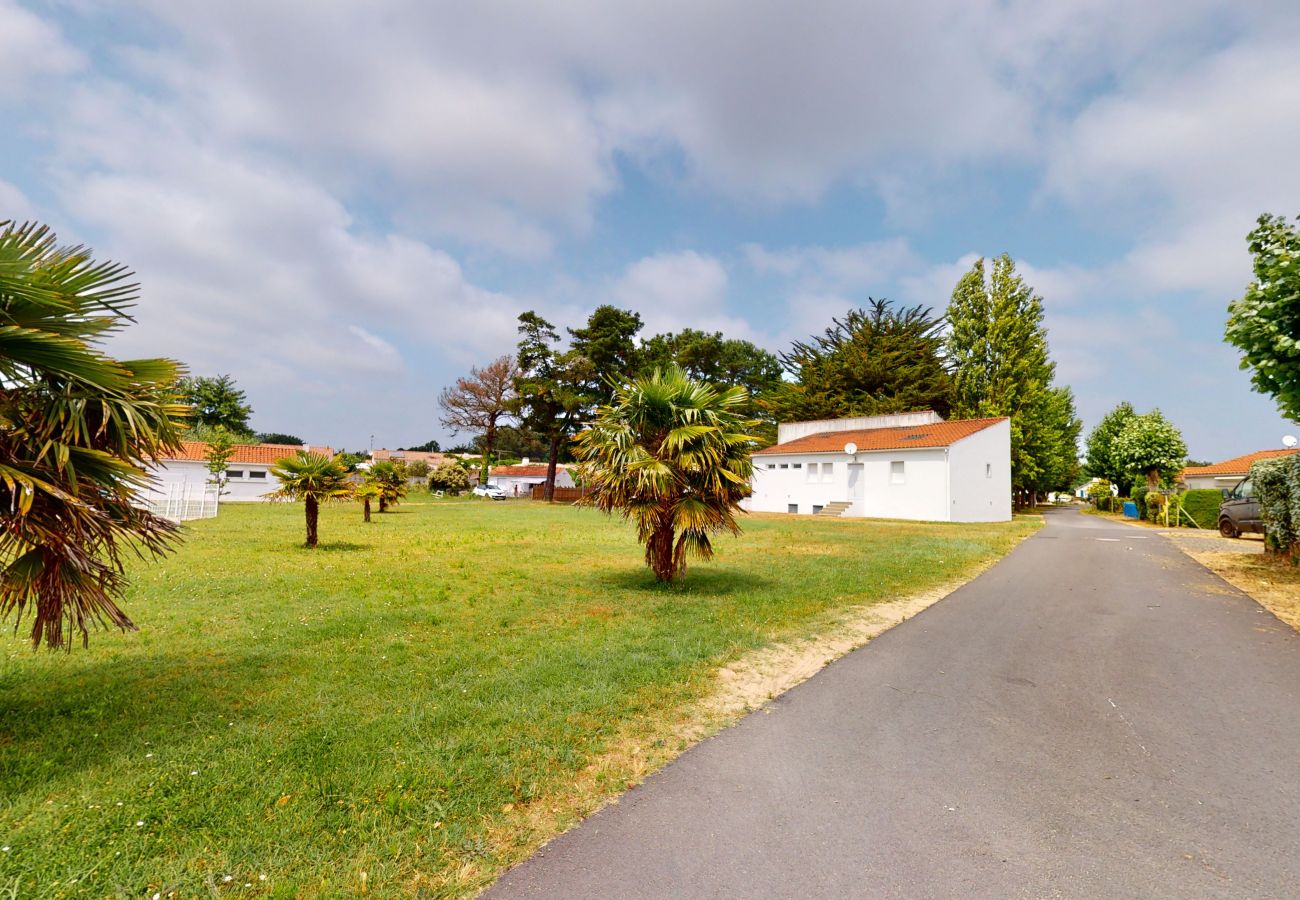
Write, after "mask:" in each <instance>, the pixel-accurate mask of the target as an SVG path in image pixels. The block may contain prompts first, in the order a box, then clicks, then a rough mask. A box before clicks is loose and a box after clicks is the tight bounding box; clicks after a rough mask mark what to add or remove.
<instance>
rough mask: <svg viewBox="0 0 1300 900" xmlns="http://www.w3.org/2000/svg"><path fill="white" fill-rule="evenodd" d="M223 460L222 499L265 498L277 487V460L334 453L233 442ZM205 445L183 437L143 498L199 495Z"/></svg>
mask: <svg viewBox="0 0 1300 900" xmlns="http://www.w3.org/2000/svg"><path fill="white" fill-rule="evenodd" d="M233 450H234V453H232V454H231V456H230V460H229V462H227V463H226V478H227V482H226V487H225V492H224V493H222V495H221V500H222V501H223V502H227V503H231V502H233V503H241V502H250V501H254V500H265V499H266V495H267V494H270V493H271V492H272V491H275V490H276V489H278V488H279V487H280V483H279V482H278V481H276V479H275V476H273V475H272V474H271V466H273V465H275V463H276V460H279V459H282V458H284V457H286V456H293V455H294V454H296V453H297V452H298V451H299V450H307V451H308V452H310V453H315V454H318V455H321V456H333V455H334V451H333V450H331V449H330V448H329V447H308V446H301V447H299V446H295V445H293V444H236V445H235V446H234V448H233ZM207 453H208V445H207V444H205V443H204V442H203V441H182V442H181V451H180V453H177V454H176V455H175V456H174V457H170V458H168V459H164V460H162V461H161V463H160V464H159V465H158V466H156V467H155V468H154V469H153V470H152V471H151V472H150V474H151V475H152V476H153V477H154V487H153V490H151V491H150V492H149V493H148V494H147V495H146V497H145V498H143V499H144V500H145V501H146V502H147V503H149V504H150V505H151V506H152V505H156V504H157V503H158V502H159V501H160V499H161V498H165V497H176V496H178V495H179V496H202V494H203V492H204V490H205V488H207V486H208V479H209V478H210V477H211V475H210V474H209V473H208V468H207V465H208V464H207Z"/></svg>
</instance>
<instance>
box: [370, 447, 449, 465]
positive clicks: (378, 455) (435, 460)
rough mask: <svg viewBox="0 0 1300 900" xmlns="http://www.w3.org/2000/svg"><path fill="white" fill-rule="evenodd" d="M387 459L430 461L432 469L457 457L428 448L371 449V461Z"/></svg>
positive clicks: (395, 460)
mask: <svg viewBox="0 0 1300 900" xmlns="http://www.w3.org/2000/svg"><path fill="white" fill-rule="evenodd" d="M385 460H392V461H393V462H408V463H409V462H415V461H416V460H420V461H422V462H426V463H428V464H429V468H430V469H436V468H438V466H440V465H441V464H442V463H444V462H446V461H447V460H452V461H455V460H456V457H455V456H453V455H452V454H450V453H438V452H436V451H426V450H386V449H384V448H383V447H379V448H377V449H375V450H373V451H371V453H370V461H371V462H383V461H385Z"/></svg>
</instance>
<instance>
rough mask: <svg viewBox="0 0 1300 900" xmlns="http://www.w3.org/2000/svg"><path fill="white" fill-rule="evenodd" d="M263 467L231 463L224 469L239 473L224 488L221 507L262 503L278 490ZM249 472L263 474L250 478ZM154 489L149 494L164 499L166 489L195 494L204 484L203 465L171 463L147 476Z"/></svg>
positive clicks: (265, 466)
mask: <svg viewBox="0 0 1300 900" xmlns="http://www.w3.org/2000/svg"><path fill="white" fill-rule="evenodd" d="M270 470H271V467H270V465H268V464H267V463H235V462H232V463H230V464H228V465H227V466H226V471H228V472H231V471H234V472H239V473H241V477H239V478H232V479H231V480H230V481H229V482H228V483H227V484H226V489H225V490H226V492H225V493H223V494H222V495H221V501H222V502H223V503H249V502H253V501H257V500H264V499H266V495H267V494H269V493H271V492H272V491H275V490H277V489H278V488H279V487H280V482H278V481H277V480H276V479H275V476H274V475H272V474H271V471H270ZM250 472H264V473H266V474H265V475H264V476H262V477H261V478H254V477H251V476H250V474H249V473H250ZM151 474H152V475H153V477H154V479H155V481H156V487H155V489H154V490H153V491H151V492H150V493H153V494H159V495H166V494H167V493H168V492H169V491H170V487H169V486H170V485H173V484H181V485H190V486H193V487H194V489H195V490H199V489H201V488H202V486H203V485H206V484H207V481H208V469H207V465H206V464H205V463H203V462H199V461H197V460H187V459H173V460H169V461H168V462H167V463H165V464H163V465H161V466H158V467H157V468H156V469H154V470H153V471H152V473H151Z"/></svg>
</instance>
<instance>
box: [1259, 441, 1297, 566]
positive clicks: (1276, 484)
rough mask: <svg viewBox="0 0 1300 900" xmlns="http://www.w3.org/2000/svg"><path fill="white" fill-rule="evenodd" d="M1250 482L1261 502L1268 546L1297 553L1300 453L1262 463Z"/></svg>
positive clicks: (1260, 509)
mask: <svg viewBox="0 0 1300 900" xmlns="http://www.w3.org/2000/svg"><path fill="white" fill-rule="evenodd" d="M1250 483H1251V485H1252V487H1253V488H1254V491H1255V499H1257V500H1258V501H1259V511H1260V515H1261V516H1262V517H1263V519H1264V529H1265V540H1266V542H1267V544H1268V546H1269V547H1270V548H1271V549H1273V550H1277V551H1280V552H1290V553H1292V554H1295V553H1296V550H1297V548H1296V547H1295V544H1296V540H1297V533H1296V532H1297V525H1298V524H1300V453H1297V454H1293V455H1291V456H1287V457H1283V458H1281V459H1262V460H1260V461H1259V462H1257V463H1255V464H1254V465H1253V466H1251V467H1250Z"/></svg>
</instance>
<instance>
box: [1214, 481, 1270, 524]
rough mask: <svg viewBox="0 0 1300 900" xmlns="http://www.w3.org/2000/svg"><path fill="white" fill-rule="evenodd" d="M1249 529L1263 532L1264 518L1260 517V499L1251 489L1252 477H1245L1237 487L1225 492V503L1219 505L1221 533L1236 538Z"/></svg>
mask: <svg viewBox="0 0 1300 900" xmlns="http://www.w3.org/2000/svg"><path fill="white" fill-rule="evenodd" d="M1247 531H1254V532H1258V533H1259V534H1263V533H1264V520H1263V519H1262V518H1260V514H1259V501H1258V500H1256V499H1255V492H1254V491H1252V490H1251V487H1250V479H1249V478H1243V479H1241V481H1239V482H1237V486H1236V487H1235V488H1233V489H1232V490H1230V491H1229V490H1227V489H1225V490H1224V492H1223V503H1222V504H1221V505H1220V506H1219V534H1221V535H1223V536H1224V537H1230V538H1235V537H1241V535H1242V533H1243V532H1247Z"/></svg>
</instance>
